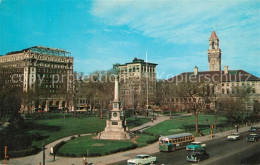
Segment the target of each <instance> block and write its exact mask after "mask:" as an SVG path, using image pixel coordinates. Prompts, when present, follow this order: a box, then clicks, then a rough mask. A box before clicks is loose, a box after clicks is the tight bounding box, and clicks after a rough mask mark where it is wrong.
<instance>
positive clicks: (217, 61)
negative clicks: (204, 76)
mask: <svg viewBox="0 0 260 165" xmlns="http://www.w3.org/2000/svg"><path fill="white" fill-rule="evenodd" d="M208 63H209V71H220V70H221V49H220V48H219V39H218V37H217V35H216V33H215V31H213V32H212V34H211V36H210V38H209V49H208Z"/></svg>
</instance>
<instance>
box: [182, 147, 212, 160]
mask: <svg viewBox="0 0 260 165" xmlns="http://www.w3.org/2000/svg"><path fill="white" fill-rule="evenodd" d="M208 158H209V154H208V153H207V151H206V150H205V149H196V150H194V151H193V153H192V154H190V155H188V156H187V158H186V160H187V161H188V162H199V161H201V160H204V159H208Z"/></svg>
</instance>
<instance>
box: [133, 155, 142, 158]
mask: <svg viewBox="0 0 260 165" xmlns="http://www.w3.org/2000/svg"><path fill="white" fill-rule="evenodd" d="M135 158H138V159H142V158H143V156H140V155H137V156H136V157H135Z"/></svg>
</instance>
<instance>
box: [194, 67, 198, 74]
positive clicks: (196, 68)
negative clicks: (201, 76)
mask: <svg viewBox="0 0 260 165" xmlns="http://www.w3.org/2000/svg"><path fill="white" fill-rule="evenodd" d="M197 75H198V67H197V66H195V67H194V76H197Z"/></svg>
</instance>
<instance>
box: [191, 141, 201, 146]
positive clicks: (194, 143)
mask: <svg viewBox="0 0 260 165" xmlns="http://www.w3.org/2000/svg"><path fill="white" fill-rule="evenodd" d="M191 144H192V145H200V144H201V143H198V142H192V143H191Z"/></svg>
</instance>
